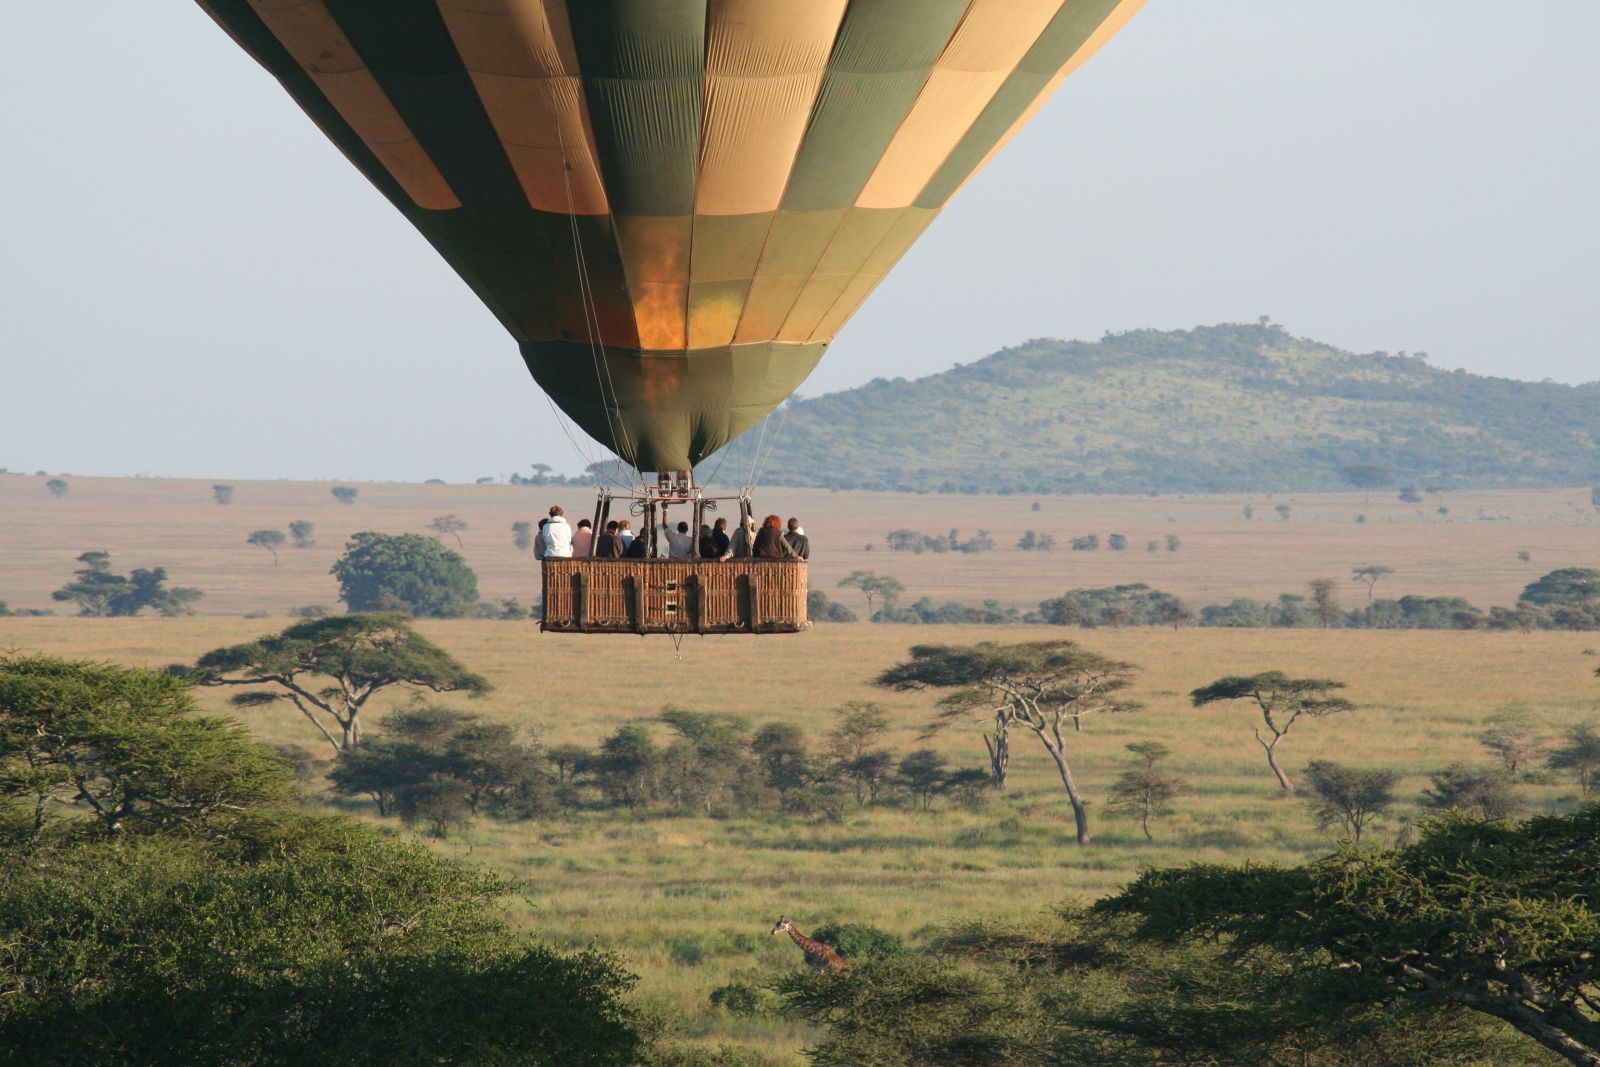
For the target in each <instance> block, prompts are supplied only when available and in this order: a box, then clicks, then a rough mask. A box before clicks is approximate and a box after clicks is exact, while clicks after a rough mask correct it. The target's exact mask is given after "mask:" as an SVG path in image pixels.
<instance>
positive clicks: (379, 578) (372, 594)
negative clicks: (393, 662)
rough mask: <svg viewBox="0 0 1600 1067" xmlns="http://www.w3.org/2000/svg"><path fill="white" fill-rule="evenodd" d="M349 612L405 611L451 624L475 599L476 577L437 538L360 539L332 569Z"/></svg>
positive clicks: (371, 534)
mask: <svg viewBox="0 0 1600 1067" xmlns="http://www.w3.org/2000/svg"><path fill="white" fill-rule="evenodd" d="M332 573H333V576H334V577H335V578H337V579H338V580H339V599H340V600H343V601H344V602H345V603H346V604H348V605H349V606H350V610H351V611H395V610H402V611H407V612H409V613H410V614H412V615H430V616H435V617H439V618H453V617H457V616H460V615H463V614H465V613H466V611H467V608H468V607H470V606H471V605H472V604H473V603H474V602H475V601H476V600H477V599H478V576H477V575H476V574H474V573H473V571H472V568H471V567H468V566H467V562H466V560H464V559H462V558H461V556H460V555H458V554H457V553H455V552H452V551H450V550H449V549H448V548H446V547H444V545H443V544H442V543H440V541H439V540H438V539H437V538H433V537H423V536H422V535H421V534H399V535H392V534H382V533H374V532H371V531H367V532H365V533H358V534H356V535H355V537H354V538H352V539H351V540H350V541H349V543H348V544H346V546H345V552H344V555H343V556H341V557H340V558H339V560H338V561H337V562H336V563H334V565H333V571H332Z"/></svg>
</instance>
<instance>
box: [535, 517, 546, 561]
mask: <svg viewBox="0 0 1600 1067" xmlns="http://www.w3.org/2000/svg"><path fill="white" fill-rule="evenodd" d="M549 524H550V520H549V519H540V520H539V532H538V533H537V534H535V535H534V538H533V558H534V559H544V558H545V557H546V556H548V555H549V554H550V545H549V544H548V543H547V542H546V541H545V539H544V528H545V527H546V526H548V525H549Z"/></svg>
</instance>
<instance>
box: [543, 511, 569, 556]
mask: <svg viewBox="0 0 1600 1067" xmlns="http://www.w3.org/2000/svg"><path fill="white" fill-rule="evenodd" d="M544 556H545V558H546V559H571V558H572V527H571V526H569V525H568V524H567V520H566V516H565V514H564V513H563V512H562V510H561V505H560V504H557V505H556V506H555V507H553V508H551V509H550V521H549V522H547V523H545V524H544Z"/></svg>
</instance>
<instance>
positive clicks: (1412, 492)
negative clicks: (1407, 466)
mask: <svg viewBox="0 0 1600 1067" xmlns="http://www.w3.org/2000/svg"><path fill="white" fill-rule="evenodd" d="M1400 502H1401V503H1402V504H1420V503H1422V494H1421V493H1419V492H1417V487H1416V486H1414V485H1408V486H1405V487H1403V488H1402V489H1401V490H1400Z"/></svg>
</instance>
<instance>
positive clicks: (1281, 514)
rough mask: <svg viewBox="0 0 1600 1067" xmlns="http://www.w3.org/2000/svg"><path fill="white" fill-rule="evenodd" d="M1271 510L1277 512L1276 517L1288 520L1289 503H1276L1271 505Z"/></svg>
mask: <svg viewBox="0 0 1600 1067" xmlns="http://www.w3.org/2000/svg"><path fill="white" fill-rule="evenodd" d="M1272 510H1273V511H1276V512H1277V513H1278V518H1280V519H1282V520H1283V521H1284V522H1288V521H1289V510H1290V509H1289V505H1288V504H1277V505H1275V506H1274V507H1273V509H1272Z"/></svg>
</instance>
